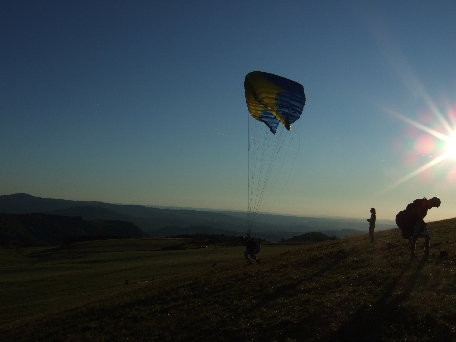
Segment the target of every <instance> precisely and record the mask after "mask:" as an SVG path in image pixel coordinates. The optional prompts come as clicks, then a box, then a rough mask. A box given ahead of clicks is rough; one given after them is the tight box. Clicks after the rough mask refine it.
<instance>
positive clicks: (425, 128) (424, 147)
mask: <svg viewBox="0 0 456 342" xmlns="http://www.w3.org/2000/svg"><path fill="white" fill-rule="evenodd" d="M430 107H431V109H432V111H431V113H432V114H434V117H435V118H436V119H437V123H436V122H435V121H431V120H429V115H423V113H421V114H420V115H419V118H420V121H421V122H418V121H415V120H412V119H410V118H408V117H406V116H404V115H402V114H400V113H398V112H395V111H391V110H387V112H388V113H389V114H391V115H393V116H395V117H396V118H398V119H399V120H402V121H404V122H406V123H407V124H409V125H410V126H409V128H408V129H407V130H406V132H405V133H406V134H405V137H406V138H408V139H410V138H412V136H413V139H414V142H413V144H412V148H413V153H406V154H405V156H404V159H403V160H404V161H405V162H406V163H407V164H409V165H410V164H418V163H419V161H420V160H422V157H426V158H428V159H429V158H430V159H431V160H430V161H428V162H427V163H425V164H424V165H421V166H419V167H418V168H417V169H416V170H414V171H412V172H410V173H409V174H408V175H405V176H404V177H402V178H400V179H399V180H397V181H396V182H394V183H393V184H391V185H390V186H388V187H387V188H386V189H384V190H383V191H382V192H381V193H382V194H383V193H386V192H388V191H390V190H392V189H394V188H395V187H397V186H399V185H401V184H402V183H404V182H406V181H408V180H410V179H412V178H413V177H415V176H418V175H420V174H422V175H424V174H423V173H424V172H425V171H426V170H429V169H430V168H432V167H433V166H435V165H437V164H439V163H440V162H442V161H444V160H446V159H448V158H454V159H456V129H455V125H454V122H455V120H454V118H455V108H456V107H455V106H454V105H453V106H451V107H450V108H449V109H448V113H447V114H448V115H447V116H446V117H445V115H443V114H442V113H441V112H440V111H439V110H438V109H437V106H436V105H435V104H432V106H430ZM436 124H438V125H439V126H440V130H437V128H433V127H437V126H436ZM410 128H413V129H412V130H410ZM442 128H443V129H442ZM416 129H418V130H416ZM442 130H443V131H446V134H444V133H442V132H441V131H442ZM414 131H415V133H416V132H417V131H421V132H423V133H422V134H419V135H418V134H412V133H411V132H414ZM417 135H418V136H417ZM428 176H429V175H428ZM428 178H429V177H424V179H428ZM446 180H447V181H448V183H449V184H456V168H453V169H452V170H450V172H449V173H448V174H447V175H446Z"/></svg>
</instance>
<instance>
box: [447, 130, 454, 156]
mask: <svg viewBox="0 0 456 342" xmlns="http://www.w3.org/2000/svg"><path fill="white" fill-rule="evenodd" d="M446 154H447V155H448V157H449V158H450V157H451V158H454V159H456V132H453V133H452V134H451V135H450V136H448V139H447V140H446Z"/></svg>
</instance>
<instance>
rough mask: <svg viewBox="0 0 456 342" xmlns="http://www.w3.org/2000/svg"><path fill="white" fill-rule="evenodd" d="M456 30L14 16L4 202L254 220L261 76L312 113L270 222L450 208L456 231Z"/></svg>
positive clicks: (61, 11) (444, 23)
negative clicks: (274, 77)
mask: <svg viewBox="0 0 456 342" xmlns="http://www.w3.org/2000/svg"><path fill="white" fill-rule="evenodd" d="M455 16H456V3H455V2H451V1H432V2H431V1H414V2H413V3H412V2H406V1H400V2H398V1H344V2H341V1H248V2H247V1H192V2H190V1H172V0H171V1H96V0H91V1H36V0H34V1H7V0H6V1H2V2H1V3H0V26H1V29H0V44H1V51H2V53H1V54H0V65H1V68H2V71H1V77H0V160H1V164H0V174H1V178H2V179H1V182H0V194H2V195H7V194H11V193H17V192H25V193H29V194H32V195H34V196H40V197H52V198H65V199H74V200H97V201H104V202H111V203H126V204H143V205H158V206H180V207H193V208H213V209H234V210H246V209H247V179H248V173H247V172H248V170H247V169H248V165H247V164H248V162H247V160H248V159H247V141H248V129H247V127H248V120H249V113H248V111H247V107H246V104H245V97H244V87H243V83H244V78H245V75H246V74H247V73H248V72H250V71H253V70H261V71H265V72H269V73H274V74H278V75H281V76H284V77H287V78H290V79H292V80H295V81H297V82H299V83H301V84H303V85H304V89H305V93H306V97H307V102H306V106H305V108H304V111H303V114H302V116H301V119H300V120H298V121H297V122H296V123H295V124H294V125H293V127H292V132H293V134H295V135H296V136H298V139H296V140H295V141H297V143H296V145H295V146H294V147H295V148H296V149H297V151H298V152H297V153H296V155H295V157H294V159H293V161H292V162H290V163H288V162H285V164H284V165H283V168H284V169H285V170H287V172H288V174H289V177H288V178H287V182H286V184H285V185H284V187H283V189H282V191H281V193H280V198H279V199H277V200H276V201H275V203H276V205H274V206H272V207H271V208H270V209H268V210H269V211H270V212H277V213H285V214H293V215H314V216H315V215H325V216H346V217H366V218H367V217H369V209H370V208H371V207H376V208H377V217H378V219H392V218H394V216H395V214H396V213H397V212H398V211H399V210H401V209H403V208H404V207H405V206H406V205H407V203H409V202H411V201H412V200H413V199H415V198H421V197H425V196H426V197H432V196H439V197H440V198H441V199H442V206H441V207H440V208H438V209H433V210H431V211H430V212H429V214H428V219H429V220H436V219H444V218H450V217H455V216H456V213H454V212H453V208H454V207H455V204H456V191H455V190H456V158H455V157H454V156H453V155H452V153H450V152H451V149H450V147H451V144H449V143H447V142H445V141H444V140H442V139H446V138H445V137H450V136H451V132H452V127H453V121H452V118H456V63H455V60H456V58H455V57H456V21H455ZM255 123H257V124H261V123H258V122H255ZM261 125H262V124H261ZM264 129H267V127H266V126H264ZM439 134H440V135H439ZM442 134H443V136H442ZM443 154H445V155H444V156H443V157H441V158H440V159H436V158H439V157H440V156H442V155H443ZM434 161H435V162H434ZM434 164H435V165H434ZM271 182H277V183H280V182H281V180H280V179H275V180H272V181H271ZM280 184H281V183H280Z"/></svg>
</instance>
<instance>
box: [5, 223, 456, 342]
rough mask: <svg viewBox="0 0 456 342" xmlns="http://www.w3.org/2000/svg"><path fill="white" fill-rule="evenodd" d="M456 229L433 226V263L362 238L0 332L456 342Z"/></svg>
mask: <svg viewBox="0 0 456 342" xmlns="http://www.w3.org/2000/svg"><path fill="white" fill-rule="evenodd" d="M455 227H456V220H455V219H451V220H444V221H439V222H434V223H430V224H429V225H428V228H429V230H430V233H431V238H432V241H433V245H432V247H431V255H430V257H429V259H421V256H420V255H418V258H417V259H415V260H410V256H409V245H408V243H407V241H406V240H403V239H402V238H401V236H400V232H399V230H398V229H392V230H389V231H383V232H379V233H376V235H375V237H376V242H375V243H374V244H371V243H370V242H369V237H368V235H367V234H365V235H363V236H357V237H351V238H347V239H341V240H331V241H325V242H321V243H317V244H311V245H302V246H300V247H299V248H296V246H290V250H288V251H283V249H281V251H282V252H280V253H276V254H263V255H265V257H263V258H262V259H261V261H262V262H261V264H259V265H256V264H253V265H250V266H247V265H246V264H245V262H244V261H242V260H241V256H240V260H239V262H230V263H226V264H222V265H216V266H215V267H209V268H208V269H207V270H206V271H199V272H193V273H188V274H186V275H181V276H176V277H173V278H169V279H162V280H158V281H155V282H151V283H145V284H142V285H138V286H136V287H128V288H126V289H125V291H124V292H123V294H119V293H116V294H115V295H114V294H113V296H111V297H107V298H102V299H100V300H99V301H93V302H91V303H87V304H85V305H82V306H80V307H78V308H73V309H70V308H69V309H68V310H63V309H62V311H61V312H59V313H56V314H54V315H48V316H46V317H44V318H41V319H35V320H31V321H27V324H24V323H25V322H17V323H16V324H15V325H9V326H4V327H0V333H2V334H3V336H5V338H6V339H7V340H11V341H12V340H15V341H28V340H43V341H48V340H49V341H50V340H59V341H79V340H98V341H124V340H127V339H128V340H129V341H146V340H149V341H201V340H203V341H210V340H211V341H212V340H217V341H247V340H248V341H405V340H406V341H454V340H456V320H455V317H456V276H455V272H456V253H455V248H456V239H455V235H454V228H455ZM422 243H423V242H422V241H419V245H418V248H417V250H418V251H419V250H421V248H422ZM267 248H274V246H269V247H268V246H263V249H267ZM442 250H446V251H447V253H448V255H447V256H446V257H443V258H441V257H440V251H442ZM240 252H241V250H240ZM262 252H263V251H262ZM262 252H260V254H259V256H260V257H261V253H262ZM240 254H241V253H240ZM266 255H267V256H266Z"/></svg>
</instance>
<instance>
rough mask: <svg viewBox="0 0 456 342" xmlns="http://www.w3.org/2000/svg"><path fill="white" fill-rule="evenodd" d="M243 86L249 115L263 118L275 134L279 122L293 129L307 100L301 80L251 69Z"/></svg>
mask: <svg viewBox="0 0 456 342" xmlns="http://www.w3.org/2000/svg"><path fill="white" fill-rule="evenodd" d="M244 88H245V100H246V102H247V108H248V110H249V112H250V115H252V116H253V117H254V118H255V119H256V120H258V121H261V122H264V123H265V124H266V125H267V126H268V127H269V130H270V131H271V132H272V133H273V134H275V133H276V130H277V126H278V125H279V123H282V125H284V126H285V128H286V129H287V130H290V129H291V124H292V123H293V122H295V121H296V120H298V119H299V117H300V116H301V113H302V110H303V109H304V105H305V103H306V96H305V94H304V87H303V86H302V84H299V83H297V82H295V81H292V80H289V79H288V78H285V77H281V76H277V75H274V74H270V73H267V72H262V71H252V72H250V73H248V74H247V75H246V76H245V81H244Z"/></svg>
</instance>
